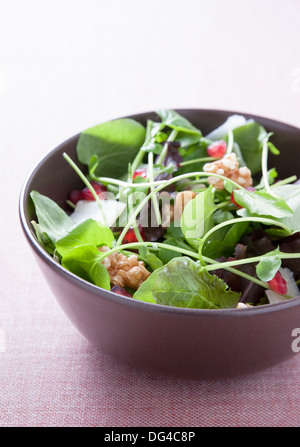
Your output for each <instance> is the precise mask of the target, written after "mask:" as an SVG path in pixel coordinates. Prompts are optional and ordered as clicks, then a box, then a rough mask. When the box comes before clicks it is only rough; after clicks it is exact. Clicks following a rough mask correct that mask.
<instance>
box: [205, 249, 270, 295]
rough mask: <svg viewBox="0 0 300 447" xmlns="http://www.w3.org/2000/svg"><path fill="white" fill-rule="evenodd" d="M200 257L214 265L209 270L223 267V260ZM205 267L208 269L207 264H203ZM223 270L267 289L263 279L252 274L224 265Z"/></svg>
mask: <svg viewBox="0 0 300 447" xmlns="http://www.w3.org/2000/svg"><path fill="white" fill-rule="evenodd" d="M202 259H203V261H205V262H206V263H207V264H212V265H214V269H210V270H219V269H221V268H224V267H223V264H224V262H217V261H215V260H214V259H211V258H207V257H206V256H203V257H202ZM205 269H206V270H209V269H207V266H205ZM224 270H228V271H229V272H231V273H234V274H235V275H238V276H241V277H242V278H245V279H247V280H248V281H252V282H254V283H255V284H258V285H259V286H261V287H264V288H266V289H269V287H268V285H267V284H266V283H264V282H263V281H261V280H260V279H258V278H255V277H254V276H251V275H248V274H247V273H244V272H242V271H240V270H237V269H235V268H233V267H225V269H224Z"/></svg>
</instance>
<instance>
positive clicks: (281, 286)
mask: <svg viewBox="0 0 300 447" xmlns="http://www.w3.org/2000/svg"><path fill="white" fill-rule="evenodd" d="M267 283H268V286H269V287H270V289H271V290H273V292H276V293H279V294H280V295H285V294H286V293H287V283H286V280H285V279H284V278H283V277H282V274H281V273H280V272H279V271H278V272H277V273H276V275H275V276H274V278H273V279H271V280H270V281H267Z"/></svg>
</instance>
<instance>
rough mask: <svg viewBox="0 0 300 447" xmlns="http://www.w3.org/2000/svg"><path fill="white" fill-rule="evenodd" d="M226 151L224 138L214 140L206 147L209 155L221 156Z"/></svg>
mask: <svg viewBox="0 0 300 447" xmlns="http://www.w3.org/2000/svg"><path fill="white" fill-rule="evenodd" d="M226 151H227V144H226V141H224V140H220V141H214V142H213V143H211V144H210V145H209V146H208V147H207V153H208V155H209V157H214V158H222V157H224V155H225V154H226Z"/></svg>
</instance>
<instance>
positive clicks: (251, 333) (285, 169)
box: [19, 109, 300, 379]
mask: <svg viewBox="0 0 300 447" xmlns="http://www.w3.org/2000/svg"><path fill="white" fill-rule="evenodd" d="M179 112H180V113H182V114H183V115H184V116H186V117H187V118H188V119H190V121H191V122H192V123H193V124H194V125H195V126H198V127H199V128H201V129H203V132H204V133H205V132H209V131H210V130H212V127H216V125H218V124H221V123H222V122H224V120H225V119H226V117H228V116H229V115H231V114H233V113H237V112H228V111H218V110H193V109H188V110H181V111H179ZM243 115H244V116H245V114H243ZM246 117H250V116H246ZM252 117H253V116H252ZM131 118H135V119H137V120H138V121H140V122H142V123H143V124H145V123H146V121H147V119H148V118H150V119H155V114H154V113H153V112H150V113H145V114H139V115H132V116H131ZM253 118H254V119H256V117H253ZM257 120H258V121H259V122H261V124H262V125H264V126H265V127H266V129H267V131H273V132H275V135H274V144H276V145H277V146H278V147H279V148H281V147H284V151H285V154H284V155H286V156H284V157H281V160H282V163H281V165H280V166H279V167H278V169H279V170H280V175H291V167H290V163H289V160H290V159H291V158H290V157H295V152H296V151H297V150H299V149H300V148H299V145H300V144H299V142H300V129H297V128H295V127H293V126H289V125H286V124H284V123H277V122H276V121H273V120H268V119H265V118H261V117H257ZM212 122H213V123H214V125H213V126H212ZM276 132H277V134H276ZM78 137H79V135H76V136H74V137H72V138H70V139H69V140H68V141H66V142H64V143H63V144H61V145H60V146H59V147H58V148H56V149H54V150H53V151H51V152H50V153H49V154H48V155H47V156H46V157H45V158H44V159H43V160H42V161H41V162H40V163H39V164H38V165H37V167H36V168H34V170H33V171H32V173H31V174H30V175H29V177H28V179H27V181H26V182H25V184H24V186H23V189H22V192H21V195H20V202H19V214H20V221H21V225H22V228H23V231H24V234H25V236H26V238H27V241H28V243H29V244H30V246H31V248H32V249H33V252H34V255H35V257H36V260H37V262H38V265H39V266H40V268H41V270H42V272H43V274H44V276H45V278H46V280H47V282H48V284H49V286H50V288H51V290H52V292H53V293H54V295H55V297H56V298H57V300H58V302H59V303H60V305H61V307H62V309H63V310H64V312H65V313H66V315H67V316H68V317H69V318H70V320H71V321H72V323H73V324H74V325H75V326H76V327H77V329H78V330H79V331H80V332H81V333H82V334H83V335H84V336H85V337H86V338H87V339H88V340H90V341H91V342H92V343H93V344H94V345H95V346H97V347H98V348H99V349H101V350H102V351H103V352H105V353H107V354H109V355H112V356H113V357H115V358H117V359H118V360H120V361H122V362H126V363H127V364H129V365H131V366H132V367H135V368H138V369H142V370H145V371H148V372H150V373H153V374H159V375H164V376H173V377H188V378H209V379H211V378H216V377H228V376H236V375H240V374H247V373H249V372H254V371H257V370H261V369H264V368H268V367H270V366H273V365H275V364H277V363H279V362H282V361H284V360H286V359H288V358H290V357H292V356H293V355H294V354H295V353H294V352H293V350H292V347H291V346H292V341H293V339H292V330H293V329H294V328H297V327H298V326H299V323H300V298H295V299H293V301H292V300H291V302H289V303H286V304H285V303H284V304H283V305H268V306H260V308H255V309H242V310H239V309H233V310H229V309H224V310H206V311H205V310H195V309H189V310H187V309H178V308H166V307H165V306H156V305H151V304H148V303H141V302H137V301H135V300H132V299H129V298H125V297H121V296H119V295H116V294H113V293H111V292H108V291H104V290H101V289H99V288H96V287H95V286H93V285H91V284H89V283H87V282H86V281H83V280H81V279H80V278H77V277H75V276H74V275H72V274H71V273H69V272H68V271H66V270H65V269H63V268H62V267H61V266H60V265H59V264H57V263H56V262H55V261H54V260H53V259H52V258H51V257H50V256H49V255H48V254H47V253H46V252H45V251H44V250H43V249H42V248H41V247H40V245H39V244H38V242H37V240H36V237H35V234H34V231H33V228H32V225H31V220H32V219H33V218H34V210H33V206H32V203H31V200H30V197H29V194H30V191H31V190H33V189H36V190H38V191H39V192H41V193H42V194H45V195H48V196H49V197H50V198H52V199H53V200H55V201H56V202H57V203H58V204H59V205H61V206H62V207H64V204H65V198H66V195H67V193H68V191H69V190H72V189H74V188H78V187H80V185H81V181H80V179H79V178H78V176H77V175H76V174H75V173H74V171H73V170H72V168H71V167H70V166H69V165H68V163H66V161H65V160H64V158H63V157H62V154H63V152H67V153H68V155H69V156H70V157H71V158H73V159H74V160H75V159H76V144H77V140H78ZM273 162H274V163H275V165H276V162H277V159H276V157H275V156H274V160H273V159H272V160H271V157H270V164H272V165H273ZM299 165H300V159H299V157H296V160H295V163H293V166H294V169H295V171H296V173H297V171H298V170H299V167H300V166H299ZM81 167H82V166H81ZM82 168H83V167H82Z"/></svg>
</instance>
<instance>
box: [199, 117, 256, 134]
mask: <svg viewBox="0 0 300 447" xmlns="http://www.w3.org/2000/svg"><path fill="white" fill-rule="evenodd" d="M250 121H251V120H246V118H245V117H244V116H242V115H231V116H229V117H228V118H227V120H226V121H225V122H224V123H223V124H221V126H219V127H217V128H216V129H214V130H213V131H212V132H210V133H209V134H208V135H206V138H209V139H211V140H221V139H222V138H224V137H225V136H226V135H227V133H228V131H229V130H234V129H236V128H237V127H241V126H244V125H245V124H247V123H248V122H250Z"/></svg>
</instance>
